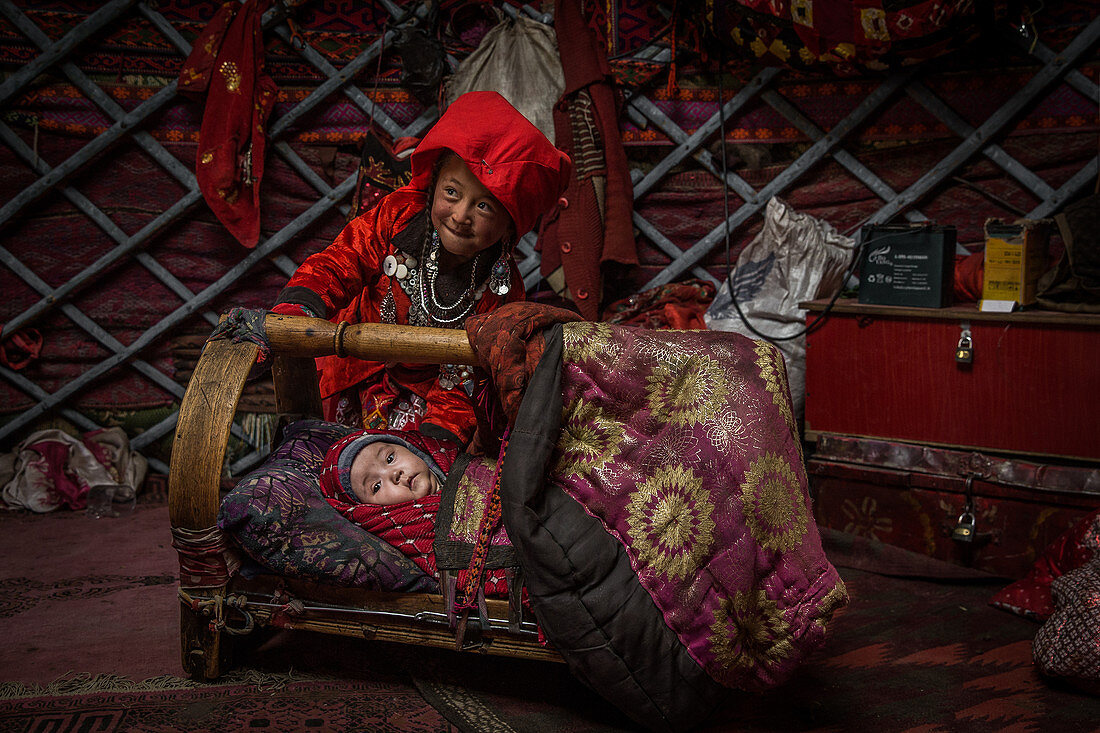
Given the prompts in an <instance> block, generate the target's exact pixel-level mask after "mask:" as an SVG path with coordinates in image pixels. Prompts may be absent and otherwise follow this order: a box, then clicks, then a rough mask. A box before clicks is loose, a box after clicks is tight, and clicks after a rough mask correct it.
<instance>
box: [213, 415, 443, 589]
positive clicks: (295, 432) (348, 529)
mask: <svg viewBox="0 0 1100 733" xmlns="http://www.w3.org/2000/svg"><path fill="white" fill-rule="evenodd" d="M351 430H352V429H351V428H348V427H345V426H343V425H339V424H336V423H329V422H324V421H321V420H301V421H298V422H294V423H292V424H290V425H289V426H288V427H287V428H286V430H285V431H283V434H282V436H281V438H280V440H279V441H278V445H277V447H276V448H275V449H274V450H273V451H272V452H271V455H270V456H268V458H267V459H266V460H265V461H264V463H263V464H262V465H261V466H260V467H258V468H256V469H255V470H253V471H251V472H249V473H248V474H247V475H245V476H244V477H243V478H242V479H241V480H240V481H239V482H238V483H237V486H236V487H235V488H234V489H233V490H232V491H230V492H229V493H228V494H227V495H226V496H225V498H224V499H223V500H222V505H221V509H220V511H219V512H218V527H220V528H221V529H222V530H223V531H224V532H226V533H228V534H229V535H230V536H231V537H232V538H233V539H234V540H235V541H236V542H237V544H238V545H239V546H240V547H241V549H242V550H244V552H245V553H246V554H247V555H248V556H249V557H251V558H252V559H253V560H255V561H256V562H257V563H259V564H260V565H262V566H263V567H265V568H267V569H269V570H271V571H273V572H276V573H279V574H282V575H288V576H292V577H298V578H307V579H310V580H316V581H319V582H322V583H329V584H332V585H341V586H353V587H361V588H367V589H371V590H385V591H409V592H425V593H438V592H439V584H438V583H437V582H436V580H435V579H434V578H432V577H430V576H428V575H426V574H424V572H423V571H421V570H420V568H418V567H417V566H416V564H414V563H413V562H412V560H410V559H409V558H407V557H405V555H403V554H402V553H401V552H399V551H398V550H397V549H396V548H395V547H393V546H392V545H390V544H388V543H386V542H383V541H382V540H380V539H379V538H377V537H375V536H374V535H372V534H370V533H369V532H367V531H365V530H363V529H362V528H361V527H359V526H358V525H356V524H353V523H352V522H350V521H348V520H347V519H345V518H344V517H343V516H341V515H340V514H339V513H338V512H337V511H336V510H335V509H333V508H332V506H330V505H329V503H328V502H327V501H325V498H324V497H323V496H322V495H321V486H320V479H319V475H320V471H321V464H322V462H323V461H324V457H325V452H326V451H328V449H329V447H331V446H332V444H333V443H335V442H336V441H337V440H339V439H340V438H342V437H343V436H345V435H347V434H348V433H349V432H351Z"/></svg>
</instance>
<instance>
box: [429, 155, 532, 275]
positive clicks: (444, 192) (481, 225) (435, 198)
mask: <svg viewBox="0 0 1100 733" xmlns="http://www.w3.org/2000/svg"><path fill="white" fill-rule="evenodd" d="M444 156H445V157H444V158H443V163H442V166H441V167H440V169H439V176H438V177H437V178H436V183H435V191H434V192H433V194H432V205H431V219H432V226H434V227H435V230H436V232H438V233H439V242H440V244H442V245H443V249H445V250H447V252H448V253H450V254H451V255H453V256H454V257H455V258H456V259H457V260H458V261H459V262H465V261H467V260H469V259H470V258H471V257H473V256H474V255H476V254H477V253H478V252H481V251H482V250H484V249H488V248H489V247H492V246H493V245H494V244H496V243H497V241H499V240H500V239H501V238H502V237H503V236H505V235H506V234H509V233H510V232H511V231H512V230H513V229H514V228H515V227H514V226H513V225H512V217H511V216H510V215H509V214H508V211H507V210H506V209H505V208H504V205H503V204H501V203H500V202H499V201H497V199H496V197H494V196H493V194H491V193H489V189H487V188H486V187H485V186H484V185H482V183H481V181H479V180H478V179H477V176H475V175H474V174H473V171H471V170H470V169H469V167H467V165H466V164H465V163H464V162H463V161H462V158H459V157H458V156H457V155H455V154H454V153H444Z"/></svg>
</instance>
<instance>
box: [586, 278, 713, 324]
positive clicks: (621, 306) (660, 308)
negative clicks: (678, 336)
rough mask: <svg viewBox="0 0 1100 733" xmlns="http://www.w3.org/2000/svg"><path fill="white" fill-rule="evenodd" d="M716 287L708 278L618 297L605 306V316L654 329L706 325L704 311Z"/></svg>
mask: <svg viewBox="0 0 1100 733" xmlns="http://www.w3.org/2000/svg"><path fill="white" fill-rule="evenodd" d="M716 291H717V288H716V287H715V286H714V283H712V282H710V281H707V280H691V281H688V282H679V283H669V284H668V285H661V286H658V287H656V288H650V289H649V290H646V291H645V292H641V293H637V294H635V295H631V296H629V297H626V298H623V299H622V300H617V301H615V302H614V303H611V304H610V305H608V306H607V308H605V309H604V313H603V320H604V321H605V322H606V323H617V324H619V325H622V326H641V327H643V328H651V329H653V330H662V329H672V330H675V331H690V330H702V329H706V327H707V324H706V321H705V320H703V314H704V313H706V311H707V307H708V306H709V305H710V304H711V301H713V300H714V294H715V292H716Z"/></svg>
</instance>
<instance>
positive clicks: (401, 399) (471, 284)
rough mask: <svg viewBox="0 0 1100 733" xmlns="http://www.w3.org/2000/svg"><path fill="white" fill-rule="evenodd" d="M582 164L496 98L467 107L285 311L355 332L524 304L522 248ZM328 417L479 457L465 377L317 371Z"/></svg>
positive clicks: (351, 227)
mask: <svg viewBox="0 0 1100 733" xmlns="http://www.w3.org/2000/svg"><path fill="white" fill-rule="evenodd" d="M571 165H572V164H571V162H570V160H569V158H568V156H566V155H565V154H564V153H562V152H561V151H559V150H558V149H557V148H555V147H554V146H553V144H552V143H551V142H550V141H549V140H547V139H546V137H545V136H544V135H543V134H542V133H541V132H540V131H539V130H538V128H536V127H535V126H534V125H532V124H531V123H530V122H528V121H527V119H526V118H524V117H523V116H522V115H521V114H520V113H519V112H517V111H516V110H515V108H513V107H512V106H511V105H510V104H509V103H508V102H507V101H506V100H505V99H504V97H502V96H501V95H500V94H498V93H496V92H470V93H468V94H465V95H463V96H461V97H459V98H458V99H457V100H455V102H454V103H452V104H451V106H450V107H449V108H448V109H447V110H446V112H444V114H443V116H442V117H440V119H439V121H438V122H437V123H436V124H435V125H434V126H433V127H432V129H431V130H430V131H429V132H428V133H427V134H426V135H425V136H424V139H423V140H422V141H421V142H420V143H419V145H417V147H416V149H415V151H414V152H413V153H412V174H413V175H412V180H411V181H410V183H409V184H408V185H407V186H404V187H402V188H399V189H398V190H396V191H394V192H393V193H391V194H389V195H388V196H386V197H384V198H383V199H382V200H381V201H380V202H379V204H378V205H377V206H376V207H374V208H373V209H371V210H369V211H367V212H366V213H364V214H363V215H361V216H359V217H357V218H356V219H354V220H352V221H351V222H350V223H349V224H348V225H347V226H346V227H345V228H344V230H343V231H342V232H341V233H340V234H339V235H338V236H337V238H336V239H335V241H333V243H332V244H331V245H329V246H328V247H327V248H326V249H324V250H323V251H321V252H318V253H317V254H315V255H313V256H311V257H309V258H308V259H306V260H305V262H303V263H302V265H301V266H300V267H299V268H298V270H297V272H295V274H294V276H293V277H291V279H290V281H289V282H288V283H287V286H286V288H285V289H284V290H283V291H282V293H281V294H280V296H279V298H278V303H277V305H276V306H275V307H274V308H273V311H274V312H276V313H282V314H290V315H308V316H315V317H321V318H327V319H330V320H333V321H348V322H349V323H365V322H380V323H396V324H409V325H415V326H434V327H443V328H461V327H462V326H463V324H464V322H465V320H466V318H467V317H469V316H470V315H473V314H480V313H485V312H487V311H490V310H492V309H494V308H497V307H498V306H500V305H502V304H504V303H506V302H511V301H516V300H523V299H524V297H525V296H524V287H523V282H522V279H521V278H520V276H519V271H518V270H517V268H516V265H515V262H514V261H513V259H512V248H513V246H514V245H515V242H516V240H517V238H518V237H520V236H523V235H524V234H525V233H527V232H528V231H530V230H531V229H532V228H533V227H534V225H535V222H536V220H537V219H538V217H539V216H541V215H543V214H545V213H547V212H549V211H550V210H551V209H552V207H554V206H555V205H556V203H557V201H558V197H559V196H560V194H561V192H562V191H563V190H564V188H565V186H566V184H567V182H568V180H569V175H570V171H571ZM318 368H319V370H320V382H321V396H322V398H324V400H325V412H326V414H325V417H326V418H327V419H329V420H335V421H337V422H343V423H345V424H351V425H356V426H362V427H366V428H387V427H388V428H391V429H402V430H420V431H422V432H424V433H425V434H427V435H432V436H435V437H439V438H446V439H450V440H454V441H455V442H457V443H458V444H460V445H466V444H467V443H468V442H469V440H470V438H471V436H472V434H473V431H474V427H475V425H476V420H475V417H474V408H473V386H474V385H473V380H472V375H471V374H470V371H469V370H468V369H467V368H466V367H464V366H461V365H448V364H445V365H443V366H442V367H439V366H431V365H413V364H385V363H382V362H364V361H359V360H355V359H340V358H337V357H325V358H322V359H319V360H318Z"/></svg>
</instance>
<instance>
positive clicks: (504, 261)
mask: <svg viewBox="0 0 1100 733" xmlns="http://www.w3.org/2000/svg"><path fill="white" fill-rule="evenodd" d="M509 257H510V255H509V254H508V248H507V247H505V248H504V251H503V252H501V253H500V257H498V258H497V261H496V262H494V263H493V269H492V270H490V271H489V289H490V290H492V291H493V295H507V294H508V291H509V290H511V289H512V278H511V273H510V272H509V268H508V259H509Z"/></svg>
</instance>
